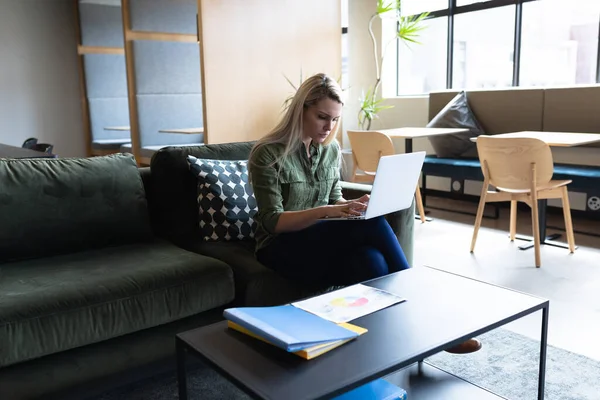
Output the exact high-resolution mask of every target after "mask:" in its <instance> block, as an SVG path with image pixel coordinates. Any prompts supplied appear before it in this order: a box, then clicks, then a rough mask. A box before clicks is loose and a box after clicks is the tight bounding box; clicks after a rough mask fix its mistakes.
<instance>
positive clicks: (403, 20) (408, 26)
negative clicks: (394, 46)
mask: <svg viewBox="0 0 600 400" xmlns="http://www.w3.org/2000/svg"><path fill="white" fill-rule="evenodd" d="M427 16H429V13H428V12H425V13H422V14H419V15H412V16H407V17H400V18H399V19H398V31H397V32H396V36H397V37H398V39H400V40H404V41H406V42H410V43H415V44H420V42H418V41H417V38H418V37H419V34H420V33H421V31H423V30H424V29H426V27H425V26H423V25H422V22H423V20H424V19H425V18H427Z"/></svg>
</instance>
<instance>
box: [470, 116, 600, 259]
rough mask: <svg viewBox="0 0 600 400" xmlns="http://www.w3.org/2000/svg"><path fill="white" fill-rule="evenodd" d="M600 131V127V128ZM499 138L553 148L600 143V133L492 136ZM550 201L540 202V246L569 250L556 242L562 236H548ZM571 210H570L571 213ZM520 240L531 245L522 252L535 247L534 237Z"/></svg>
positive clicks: (540, 133) (541, 133) (537, 132)
mask: <svg viewBox="0 0 600 400" xmlns="http://www.w3.org/2000/svg"><path fill="white" fill-rule="evenodd" d="M599 129H600V127H599ZM492 136H493V137H497V138H513V139H515V138H528V139H539V140H541V141H543V142H545V143H546V144H548V145H549V146H551V147H575V146H583V145H585V144H592V143H600V134H598V133H577V132H544V131H521V132H511V133H500V134H497V135H492ZM471 141H473V142H477V138H476V137H474V138H471ZM547 211H548V199H542V200H538V221H539V229H540V244H547V245H550V246H554V247H561V248H563V249H568V248H569V245H568V244H567V243H561V242H556V241H555V239H558V238H559V237H560V236H561V234H560V233H555V234H553V235H549V236H548V235H546V227H547V221H546V216H547ZM570 211H571V210H569V212H570ZM515 238H517V239H519V240H526V241H528V242H529V243H527V244H523V245H521V246H519V249H521V250H527V249H531V248H533V247H534V242H533V237H531V236H527V235H516V236H515Z"/></svg>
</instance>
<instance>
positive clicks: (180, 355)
mask: <svg viewBox="0 0 600 400" xmlns="http://www.w3.org/2000/svg"><path fill="white" fill-rule="evenodd" d="M175 341H176V342H175V343H176V344H175V346H176V349H177V385H178V387H179V400H187V372H186V368H185V353H186V349H185V344H184V343H183V341H181V340H180V339H178V338H177V339H175Z"/></svg>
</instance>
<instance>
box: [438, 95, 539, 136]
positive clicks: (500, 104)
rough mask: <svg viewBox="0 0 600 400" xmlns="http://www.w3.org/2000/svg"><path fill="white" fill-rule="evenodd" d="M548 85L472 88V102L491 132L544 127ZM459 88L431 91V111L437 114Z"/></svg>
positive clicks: (484, 124) (475, 111) (472, 105)
mask: <svg viewBox="0 0 600 400" xmlns="http://www.w3.org/2000/svg"><path fill="white" fill-rule="evenodd" d="M544 92H545V91H544V89H524V88H510V89H500V90H469V91H468V92H467V96H468V98H469V106H470V107H471V110H473V113H475V115H476V116H477V119H478V120H479V122H480V123H481V125H482V126H483V128H484V129H485V131H486V133H488V134H492V135H493V134H496V133H506V132H518V131H540V130H542V117H543V107H544ZM456 94H458V92H456V91H443V92H433V93H430V94H429V115H430V118H433V116H435V115H436V114H437V113H438V112H439V111H440V110H441V109H442V108H443V107H444V106H445V105H446V104H447V103H448V102H449V101H450V100H451V99H452V98H453V97H454V96H455V95H456Z"/></svg>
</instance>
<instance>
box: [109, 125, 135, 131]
mask: <svg viewBox="0 0 600 400" xmlns="http://www.w3.org/2000/svg"><path fill="white" fill-rule="evenodd" d="M104 130H105V131H129V130H131V128H130V127H128V126H105V127H104Z"/></svg>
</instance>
